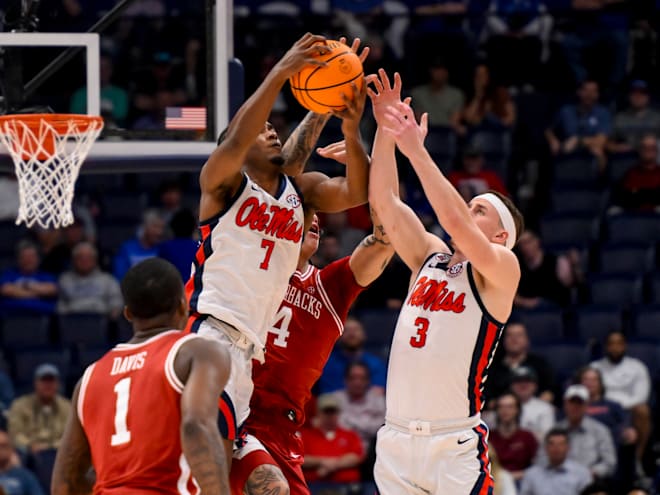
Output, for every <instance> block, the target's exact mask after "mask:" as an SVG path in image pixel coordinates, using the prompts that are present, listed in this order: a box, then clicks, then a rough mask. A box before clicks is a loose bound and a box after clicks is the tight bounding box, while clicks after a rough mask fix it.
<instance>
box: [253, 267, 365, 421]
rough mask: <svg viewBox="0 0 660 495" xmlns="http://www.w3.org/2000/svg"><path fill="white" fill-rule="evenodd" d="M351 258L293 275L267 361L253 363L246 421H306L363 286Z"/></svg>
mask: <svg viewBox="0 0 660 495" xmlns="http://www.w3.org/2000/svg"><path fill="white" fill-rule="evenodd" d="M349 260H350V258H349V257H345V258H342V259H340V260H337V261H334V262H333V263H331V264H329V265H328V266H326V267H325V268H323V269H320V270H319V269H318V268H316V267H314V266H312V265H309V266H308V267H307V269H306V270H305V271H304V272H299V271H297V272H295V273H294V274H293V275H292V276H291V279H290V280H289V285H288V287H287V290H286V295H285V296H284V298H283V300H282V304H281V306H280V308H279V310H278V312H277V315H276V316H275V318H274V319H273V322H274V323H273V325H272V326H271V328H270V330H269V333H268V340H267V344H266V356H267V357H266V361H265V363H263V364H261V365H255V366H254V368H253V372H252V377H253V380H254V393H253V395H252V400H251V405H250V409H251V411H252V415H251V417H250V418H249V419H248V425H250V424H251V423H252V424H254V423H255V422H259V421H260V420H261V419H267V418H268V420H269V421H273V420H274V419H275V418H277V417H282V418H287V417H288V421H291V422H292V423H291V424H292V425H294V426H301V425H302V424H303V423H304V421H305V404H306V403H307V401H308V400H309V399H310V397H311V390H312V387H313V386H314V384H315V383H316V381H317V380H318V379H319V377H320V376H321V373H322V371H323V366H324V365H325V363H326V361H327V360H328V357H329V356H330V352H332V348H333V346H334V344H335V342H336V341H337V339H338V338H339V336H340V335H341V333H342V332H343V329H344V321H345V320H346V317H347V315H348V310H349V308H350V306H351V304H353V302H354V301H355V299H356V298H357V296H358V294H359V293H360V292H361V291H362V290H364V287H362V286H360V285H358V283H357V282H356V281H355V276H354V275H353V271H352V270H351V268H350V266H349ZM248 429H249V426H248Z"/></svg>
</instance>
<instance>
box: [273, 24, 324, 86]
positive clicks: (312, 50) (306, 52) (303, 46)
mask: <svg viewBox="0 0 660 495" xmlns="http://www.w3.org/2000/svg"><path fill="white" fill-rule="evenodd" d="M325 41H326V39H325V37H324V36H320V35H316V34H312V33H306V34H305V35H304V36H303V37H302V38H300V39H299V40H298V41H296V42H295V43H294V44H293V46H292V47H291V48H289V51H287V52H286V53H285V54H284V56H283V57H282V58H281V59H280V60H279V62H277V65H276V67H277V68H278V69H280V70H281V71H282V72H283V74H284V76H285V77H287V78H289V77H291V76H293V75H294V74H297V73H298V72H300V71H301V70H302V69H303V68H304V67H305V66H306V65H310V64H311V65H318V66H325V65H326V63H325V62H323V61H321V60H319V59H318V58H316V57H317V56H321V55H325V54H326V53H329V52H330V47H329V46H327V45H326V44H324V42H325Z"/></svg>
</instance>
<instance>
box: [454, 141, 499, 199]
mask: <svg viewBox="0 0 660 495" xmlns="http://www.w3.org/2000/svg"><path fill="white" fill-rule="evenodd" d="M484 165H485V162H484V155H483V153H482V151H481V148H479V147H478V146H476V145H469V146H468V147H466V148H465V150H464V151H463V169H462V170H453V171H451V172H450V173H449V175H448V176H447V178H448V179H449V182H451V184H452V186H454V187H455V188H456V190H457V191H458V192H459V193H460V195H461V196H462V197H463V199H464V200H465V201H466V202H469V201H470V200H471V199H472V198H474V197H475V196H478V195H479V194H484V193H486V192H488V191H489V190H493V191H497V192H498V193H500V194H503V195H505V196H509V191H507V189H506V186H505V185H504V182H502V179H501V178H500V176H499V175H497V173H496V172H494V171H493V170H485V169H484Z"/></svg>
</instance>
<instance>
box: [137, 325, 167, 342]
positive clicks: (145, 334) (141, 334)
mask: <svg viewBox="0 0 660 495" xmlns="http://www.w3.org/2000/svg"><path fill="white" fill-rule="evenodd" d="M173 328H174V327H173V326H171V325H160V326H157V327H147V328H139V327H137V326H136V325H134V326H133V338H131V340H129V341H128V342H129V343H131V344H139V343H141V342H144V341H145V340H149V339H150V338H152V337H155V336H156V335H158V334H161V333H163V332H167V331H168V330H172V329H173Z"/></svg>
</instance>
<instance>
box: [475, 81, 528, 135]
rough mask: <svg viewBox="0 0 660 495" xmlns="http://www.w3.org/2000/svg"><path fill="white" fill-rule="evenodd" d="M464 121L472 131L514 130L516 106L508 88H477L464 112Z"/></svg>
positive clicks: (498, 85)
mask: <svg viewBox="0 0 660 495" xmlns="http://www.w3.org/2000/svg"><path fill="white" fill-rule="evenodd" d="M463 120H464V121H465V122H466V123H467V125H468V126H469V127H470V128H471V129H478V128H480V127H486V128H489V129H492V128H495V129H512V128H513V126H514V125H515V124H516V104H515V103H514V101H513V99H512V98H511V93H510V92H509V89H508V88H507V87H506V86H503V85H501V84H489V85H488V86H487V87H486V88H482V87H481V85H479V86H476V92H475V94H474V97H473V98H472V100H470V103H468V105H467V107H465V110H464V111H463Z"/></svg>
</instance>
